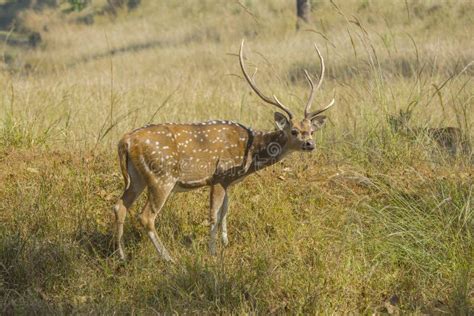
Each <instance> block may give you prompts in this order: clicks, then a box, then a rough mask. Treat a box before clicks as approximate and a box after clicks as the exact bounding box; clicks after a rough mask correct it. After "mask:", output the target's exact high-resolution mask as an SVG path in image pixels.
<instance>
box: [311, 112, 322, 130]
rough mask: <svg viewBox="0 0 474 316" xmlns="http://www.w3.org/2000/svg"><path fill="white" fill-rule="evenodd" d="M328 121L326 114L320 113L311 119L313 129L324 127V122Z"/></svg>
mask: <svg viewBox="0 0 474 316" xmlns="http://www.w3.org/2000/svg"><path fill="white" fill-rule="evenodd" d="M325 122H326V116H325V115H318V116H315V117H313V118H312V119H311V124H312V125H313V130H315V131H317V130H318V129H320V128H321V127H323V125H324V123H325Z"/></svg>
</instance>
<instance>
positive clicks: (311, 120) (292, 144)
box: [239, 40, 334, 151]
mask: <svg viewBox="0 0 474 316" xmlns="http://www.w3.org/2000/svg"><path fill="white" fill-rule="evenodd" d="M314 48H315V49H316V53H317V55H318V57H319V60H320V62H321V72H320V74H319V80H318V83H317V85H314V82H313V80H312V79H311V76H310V75H309V73H308V71H306V70H304V74H305V76H306V80H307V81H308V84H309V86H310V89H311V91H310V94H309V98H308V101H307V103H306V106H305V108H304V117H303V119H301V120H300V119H296V118H295V117H294V115H293V114H292V113H291V111H290V110H289V109H288V107H287V106H285V105H284V104H283V103H282V102H281V101H280V100H279V99H278V98H277V97H276V96H275V95H273V98H270V97H267V96H265V95H264V94H263V93H262V92H261V91H260V89H258V88H257V86H256V84H255V81H254V80H253V78H252V77H250V76H249V74H248V73H247V70H246V69H245V62H244V58H243V50H244V40H242V43H241V44H240V51H239V61H240V67H241V69H242V72H243V74H244V77H245V79H246V80H247V82H248V83H249V85H250V87H251V88H252V90H253V91H255V93H256V94H257V95H258V96H259V97H260V98H261V99H262V100H263V101H264V102H266V103H268V104H271V105H274V106H276V107H277V108H278V109H279V110H281V111H282V112H284V114H283V113H281V112H275V114H274V119H275V125H276V128H277V129H278V130H281V131H283V132H284V133H285V135H286V137H287V139H288V147H289V148H290V149H292V150H297V151H312V150H314V149H315V147H316V146H315V143H314V140H313V133H314V132H315V131H317V130H319V129H320V128H321V127H322V126H323V125H324V123H325V121H326V116H324V115H320V114H321V113H323V112H324V111H326V110H327V109H329V108H330V107H332V106H333V105H334V99H332V100H331V102H329V104H328V105H327V106H325V107H323V108H321V109H319V110H316V111H313V112H311V111H310V109H311V105H312V103H313V100H314V96H315V93H316V92H317V91H318V89H319V88H320V87H321V84H322V83H323V80H324V71H325V67H324V59H323V56H322V55H321V52H320V51H319V49H318V47H317V46H316V44H314Z"/></svg>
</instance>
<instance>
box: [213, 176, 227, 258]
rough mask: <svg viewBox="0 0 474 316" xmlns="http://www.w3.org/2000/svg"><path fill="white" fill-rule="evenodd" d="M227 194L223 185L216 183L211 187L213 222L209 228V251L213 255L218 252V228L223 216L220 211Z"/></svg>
mask: <svg viewBox="0 0 474 316" xmlns="http://www.w3.org/2000/svg"><path fill="white" fill-rule="evenodd" d="M225 196H226V189H225V188H224V187H223V186H222V185H220V184H216V185H214V186H212V187H211V207H210V212H209V222H210V223H211V228H210V230H209V238H210V239H209V252H210V253H211V255H213V256H214V255H215V254H216V239H217V230H218V228H219V225H220V221H221V216H220V214H219V213H220V211H221V209H222V206H223V204H224V200H225Z"/></svg>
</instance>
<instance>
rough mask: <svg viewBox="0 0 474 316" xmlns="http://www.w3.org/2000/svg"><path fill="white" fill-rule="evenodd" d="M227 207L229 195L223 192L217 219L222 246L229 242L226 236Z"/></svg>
mask: <svg viewBox="0 0 474 316" xmlns="http://www.w3.org/2000/svg"><path fill="white" fill-rule="evenodd" d="M228 209H229V195H228V194H227V192H226V194H225V197H224V202H223V203H222V207H221V210H220V212H219V221H220V222H221V234H222V243H223V244H224V246H227V245H228V244H229V239H228V238H227V210H228Z"/></svg>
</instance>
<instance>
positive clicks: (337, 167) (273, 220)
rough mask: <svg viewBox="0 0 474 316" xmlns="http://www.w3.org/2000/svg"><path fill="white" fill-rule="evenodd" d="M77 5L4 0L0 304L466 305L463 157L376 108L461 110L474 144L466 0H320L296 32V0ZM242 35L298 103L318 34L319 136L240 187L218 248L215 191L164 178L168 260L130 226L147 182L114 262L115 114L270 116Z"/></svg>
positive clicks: (58, 308)
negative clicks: (250, 80)
mask: <svg viewBox="0 0 474 316" xmlns="http://www.w3.org/2000/svg"><path fill="white" fill-rule="evenodd" d="M6 3H7V1H5V0H2V1H0V4H2V5H5V4H6ZM74 3H76V2H74V1H72V2H71V1H70V2H65V3H61V4H60V5H59V7H58V6H42V7H35V8H31V7H27V8H26V9H22V10H18V11H15V19H14V21H15V23H14V25H13V27H12V24H9V25H5V26H3V31H1V32H0V36H3V37H2V39H3V42H4V43H3V44H2V45H0V53H1V55H0V57H1V58H0V60H1V61H0V69H1V70H0V82H1V85H0V122H1V123H0V161H1V163H0V223H1V225H0V312H1V313H7V314H9V313H14V312H15V313H72V312H75V313H91V312H94V313H112V312H117V313H122V312H127V313H140V314H150V313H159V312H178V313H191V312H207V313H230V312H233V313H245V312H259V313H287V312H291V313H317V312H336V313H344V312H355V313H364V314H368V313H373V312H375V313H399V312H401V313H415V314H421V313H431V314H434V313H453V314H469V313H473V312H474V311H473V304H474V281H473V280H474V278H473V267H474V265H473V258H474V236H473V233H474V214H473V189H474V183H473V180H472V179H473V167H472V157H469V156H460V157H456V158H453V157H449V156H447V155H446V153H445V152H444V151H443V150H442V149H440V148H438V147H437V146H436V145H435V144H433V142H432V141H430V140H429V139H427V138H426V137H416V138H411V137H406V136H404V135H399V134H396V133H393V132H392V131H391V130H390V128H389V125H388V122H387V116H388V115H390V114H394V113H397V111H398V110H399V109H405V108H407V107H408V106H409V105H410V106H412V107H413V108H414V117H413V119H412V121H411V124H413V126H416V127H443V126H456V127H460V128H462V130H463V132H464V133H465V134H466V135H467V137H468V138H470V139H471V143H472V136H473V128H472V127H473V121H474V120H473V119H474V115H473V111H472V110H473V109H472V103H473V95H472V91H473V85H472V76H473V68H472V66H468V64H469V63H470V62H471V61H472V60H474V56H473V50H472V33H473V31H474V30H473V28H472V25H474V21H473V19H474V4H473V2H472V1H469V0H460V1H442V0H430V1H419V0H407V1H371V0H351V1H332V2H329V1H315V2H314V3H313V23H312V24H310V25H307V27H302V28H300V30H299V31H298V32H296V31H295V24H296V17H295V3H294V1H287V0H274V1H256V0H255V1H253V0H246V1H240V2H238V1H215V0H202V1H142V2H141V3H140V4H139V5H138V6H137V7H134V8H133V10H132V9H127V8H126V6H125V7H123V8H119V9H117V10H114V12H112V13H111V12H110V11H107V10H105V9H104V8H106V7H107V3H106V2H105V1H92V2H90V3H87V5H86V6H85V7H84V8H82V7H75V6H73V4H74ZM77 3H79V2H77ZM77 3H76V4H77ZM31 32H36V33H37V34H39V35H40V38H41V41H40V42H39V44H38V45H37V47H36V48H32V47H29V46H27V45H24V43H25V42H27V40H25V39H24V38H27V37H28V36H30V35H29V34H31ZM242 38H246V40H247V46H248V49H247V52H248V57H249V64H253V65H255V66H258V68H259V72H258V83H259V85H260V86H262V87H263V88H264V89H265V91H269V92H270V91H272V92H274V93H275V94H277V95H278V96H280V98H281V99H282V100H284V101H285V102H286V103H289V104H290V105H291V108H292V109H293V110H294V111H295V112H297V113H302V110H303V108H302V107H303V104H304V100H305V99H306V96H307V92H308V88H307V86H306V82H305V81H304V76H303V72H302V69H303V68H307V69H308V70H310V71H311V72H312V73H314V74H316V73H318V70H319V65H318V62H317V57H316V55H315V53H314V51H313V49H312V43H313V42H317V43H318V45H319V47H320V48H321V49H322V52H323V55H324V56H325V58H326V66H327V78H326V81H325V84H324V86H323V88H322V91H321V93H320V94H319V95H318V101H320V102H321V103H322V104H325V103H326V102H327V101H328V100H330V98H332V97H333V96H334V97H335V98H336V102H337V105H336V106H335V107H334V108H333V109H332V110H331V111H330V113H329V116H330V120H329V121H330V122H329V123H328V124H327V126H326V127H325V129H324V130H323V131H322V132H321V133H319V135H318V136H317V142H318V146H319V148H318V151H317V153H315V154H311V155H306V154H295V155H293V156H292V157H289V158H288V159H287V160H286V161H285V162H284V163H281V164H278V165H276V166H274V167H272V168H270V169H267V170H264V171H262V172H259V173H258V174H257V175H255V176H253V177H250V178H248V179H247V180H246V181H244V182H243V183H241V184H239V185H237V186H236V187H235V188H234V189H233V190H232V192H231V206H230V216H229V234H230V236H229V238H230V242H231V244H230V246H229V247H228V248H226V249H221V251H220V253H219V255H218V256H217V257H216V258H214V257H210V256H209V255H208V254H207V247H206V246H207V231H208V225H207V220H206V219H207V212H208V211H207V207H208V197H207V194H208V192H207V190H202V191H196V192H191V193H182V194H179V195H174V196H172V198H171V199H170V200H169V202H168V203H167V205H166V206H165V208H164V209H163V212H162V214H161V215H160V217H159V219H158V221H157V227H158V231H159V233H160V235H161V237H162V239H163V240H164V241H165V243H166V245H167V247H168V249H169V250H170V251H171V252H172V253H173V255H174V257H175V258H176V259H177V264H176V265H168V264H165V263H163V262H161V261H159V260H158V258H157V256H156V254H155V253H154V250H153V249H152V245H151V243H150V242H149V241H148V240H147V238H146V236H145V235H143V234H142V230H141V228H140V226H139V224H138V222H137V220H136V217H135V215H136V213H137V212H138V211H139V209H140V207H141V205H143V198H142V199H141V200H140V201H139V203H138V205H137V206H135V208H134V209H133V210H132V212H131V214H130V216H129V217H128V218H127V223H126V232H125V242H126V252H127V254H128V255H129V260H128V262H127V263H125V264H123V263H120V262H119V260H118V259H117V256H116V255H115V254H114V253H113V251H114V248H113V245H112V242H111V241H112V232H111V223H112V220H113V213H112V211H111V206H112V205H113V203H114V201H115V199H116V198H117V197H118V196H119V194H120V193H121V190H122V186H123V184H122V179H121V176H120V175H119V170H118V163H117V157H116V149H115V144H116V143H117V141H118V139H119V138H120V136H121V135H122V134H123V133H125V132H126V131H129V130H130V129H132V128H135V127H139V126H142V125H144V124H146V123H148V122H156V123H159V122H165V121H173V122H190V121H200V120H207V119H212V118H220V119H232V120H236V121H240V122H242V123H243V124H246V125H249V126H252V127H254V128H262V129H271V128H273V127H272V116H273V115H272V111H273V109H271V108H270V107H269V106H266V105H262V104H261V102H260V101H259V100H258V99H257V98H256V97H255V96H254V95H253V94H252V93H251V92H250V89H249V87H248V86H247V84H246V83H245V82H244V80H242V78H241V77H240V70H239V68H238V61H237V57H236V53H237V51H238V46H239V44H240V40H241V39H242Z"/></svg>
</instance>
